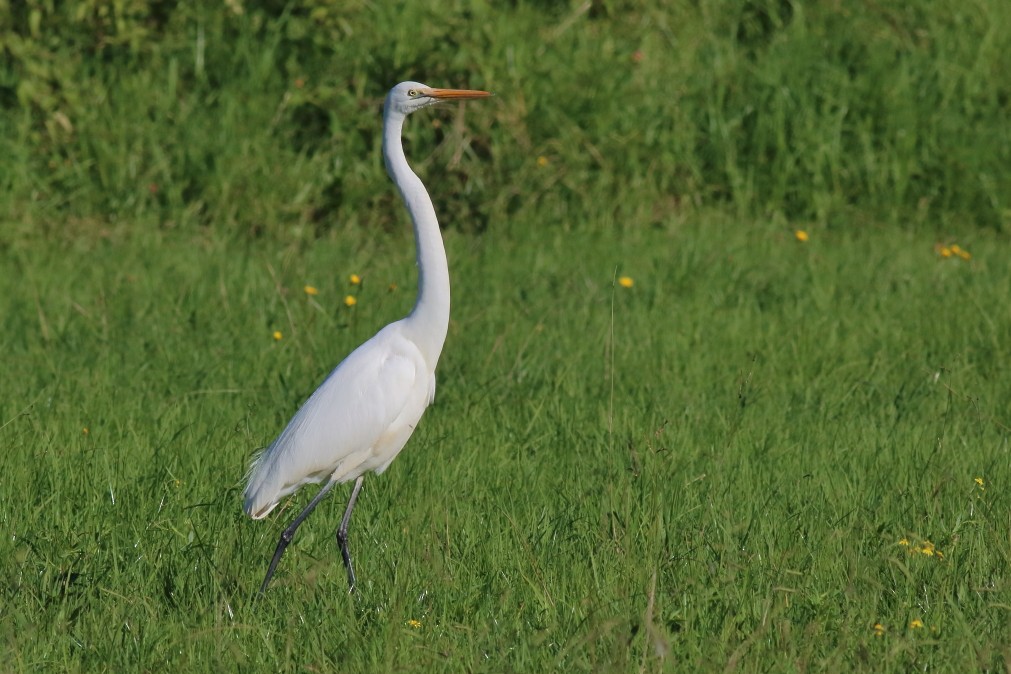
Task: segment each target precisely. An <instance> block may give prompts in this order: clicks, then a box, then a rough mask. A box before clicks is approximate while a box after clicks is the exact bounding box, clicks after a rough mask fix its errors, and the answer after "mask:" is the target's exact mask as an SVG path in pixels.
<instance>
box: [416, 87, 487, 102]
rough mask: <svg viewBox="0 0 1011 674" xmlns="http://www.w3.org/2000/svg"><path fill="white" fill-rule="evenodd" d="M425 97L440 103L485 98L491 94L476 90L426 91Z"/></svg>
mask: <svg viewBox="0 0 1011 674" xmlns="http://www.w3.org/2000/svg"><path fill="white" fill-rule="evenodd" d="M425 95H426V96H430V97H432V98H438V99H439V100H440V101H452V100H464V99H467V98H487V97H489V96H491V93H489V92H487V91H478V90H477V89H427V90H425Z"/></svg>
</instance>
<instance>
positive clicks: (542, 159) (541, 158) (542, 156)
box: [537, 155, 548, 168]
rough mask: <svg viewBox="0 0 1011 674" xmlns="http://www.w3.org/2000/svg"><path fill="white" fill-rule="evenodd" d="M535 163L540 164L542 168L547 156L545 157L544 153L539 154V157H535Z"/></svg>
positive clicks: (546, 161)
mask: <svg viewBox="0 0 1011 674" xmlns="http://www.w3.org/2000/svg"><path fill="white" fill-rule="evenodd" d="M537 165H538V166H540V167H541V168H544V167H545V166H547V165H548V158H547V157H545V156H544V155H541V156H540V157H538V158H537Z"/></svg>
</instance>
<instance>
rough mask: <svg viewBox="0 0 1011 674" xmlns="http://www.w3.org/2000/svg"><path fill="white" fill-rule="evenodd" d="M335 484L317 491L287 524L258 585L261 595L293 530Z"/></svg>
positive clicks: (289, 541) (293, 534)
mask: <svg viewBox="0 0 1011 674" xmlns="http://www.w3.org/2000/svg"><path fill="white" fill-rule="evenodd" d="M359 479H360V478H359ZM335 484H337V483H336V482H332V481H331V482H327V483H326V486H324V487H323V488H322V489H320V490H319V493H318V494H316V496H315V498H313V500H311V501H309V505H307V506H306V507H305V510H303V511H302V512H301V513H299V515H298V517H296V518H295V521H294V522H292V523H291V524H289V525H288V528H287V529H285V530H284V531H282V532H281V540H279V541H278V542H277V547H276V548H275V549H274V557H273V558H272V559H271V560H270V566H269V567H267V576H266V577H265V578H264V579H263V584H262V585H260V594H263V593H264V592H265V591H266V590H267V585H268V584H269V583H270V579H271V577H272V576H273V575H274V569H276V568H277V563H278V562H279V561H281V555H283V554H284V549H285V548H286V547H288V544H289V543H291V539H292V538H294V536H295V529H298V525H300V524H301V523H302V522H303V521H305V518H306V517H308V516H309V513H311V512H312V511H313V508H315V507H316V506H317V505H319V502H320V501H322V500H323V497H324V496H326V495H327V493H328V492H329V491H330V490H331V489H333V486H334V485H335ZM356 487H357V485H356ZM345 517H346V516H345Z"/></svg>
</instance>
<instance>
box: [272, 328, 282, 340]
mask: <svg viewBox="0 0 1011 674" xmlns="http://www.w3.org/2000/svg"><path fill="white" fill-rule="evenodd" d="M282 337H284V335H282V334H281V331H280V330H274V341H275V342H280V341H281V338H282Z"/></svg>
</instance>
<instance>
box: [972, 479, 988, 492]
mask: <svg viewBox="0 0 1011 674" xmlns="http://www.w3.org/2000/svg"><path fill="white" fill-rule="evenodd" d="M973 482H975V483H976V486H977V487H979V488H980V491H984V490H986V485H985V484H984V482H983V478H981V477H977V478H976V479H975V480H973Z"/></svg>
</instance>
